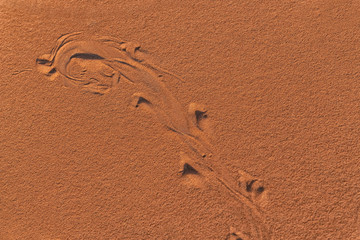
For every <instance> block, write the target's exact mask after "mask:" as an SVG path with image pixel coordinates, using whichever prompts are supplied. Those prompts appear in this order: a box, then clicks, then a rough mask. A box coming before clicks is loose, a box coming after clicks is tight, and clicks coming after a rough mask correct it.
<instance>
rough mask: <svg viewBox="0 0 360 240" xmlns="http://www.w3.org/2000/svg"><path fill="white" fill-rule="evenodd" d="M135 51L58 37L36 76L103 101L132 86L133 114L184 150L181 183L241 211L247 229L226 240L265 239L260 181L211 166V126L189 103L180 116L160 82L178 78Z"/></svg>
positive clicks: (108, 40) (107, 41) (110, 42)
mask: <svg viewBox="0 0 360 240" xmlns="http://www.w3.org/2000/svg"><path fill="white" fill-rule="evenodd" d="M143 53H144V51H143V50H142V49H141V47H140V45H138V44H134V43H131V42H126V41H122V40H119V39H116V38H112V37H87V36H85V35H83V34H81V33H71V34H66V35H63V36H61V37H60V38H59V39H58V40H57V44H56V46H55V47H54V48H53V49H52V51H51V52H50V54H44V55H42V56H40V57H39V58H37V59H36V63H37V68H38V70H39V71H40V72H41V73H43V74H45V76H47V77H48V78H49V79H50V80H54V79H56V78H57V77H58V76H62V77H63V79H64V84H65V85H66V86H73V87H78V88H80V89H81V90H82V91H87V92H90V93H94V94H99V95H103V94H106V93H109V92H110V91H113V90H116V89H117V88H119V87H120V86H121V84H135V85H136V86H139V88H141V89H145V91H143V92H135V93H133V99H132V101H131V103H132V106H133V107H134V109H143V110H145V111H148V112H150V113H152V114H153V115H154V116H155V117H156V118H157V119H158V120H159V121H160V122H161V123H162V124H163V125H164V126H165V127H166V128H167V129H169V130H171V131H173V132H174V133H176V134H177V136H178V137H179V138H180V140H181V141H182V142H183V143H185V146H186V149H184V151H183V152H181V154H180V169H179V174H180V176H181V178H182V179H183V180H184V181H185V182H187V183H190V184H191V185H192V186H200V187H201V186H202V185H203V184H204V182H209V183H211V184H216V185H219V186H222V187H223V188H224V189H226V190H227V191H228V192H229V193H230V194H231V195H232V196H233V197H234V198H235V199H237V200H238V201H239V202H240V203H242V205H244V206H246V209H245V210H246V211H247V214H246V216H247V217H248V222H249V223H248V224H249V226H250V227H249V228H250V229H247V230H246V231H243V232H239V231H237V232H235V230H234V228H231V231H232V232H231V233H230V235H229V236H228V237H229V238H230V239H233V238H234V239H244V240H245V239H253V240H255V239H256V240H261V239H271V232H270V230H269V227H268V226H267V224H266V223H265V218H264V216H263V212H262V210H261V206H262V205H264V204H266V193H267V190H266V189H265V187H264V185H263V182H262V180H260V179H256V178H254V177H253V176H251V175H250V174H248V173H246V172H245V171H242V170H239V173H238V174H239V176H238V179H233V178H232V177H231V174H230V173H229V172H228V171H227V169H226V168H224V167H222V166H220V167H219V166H216V165H215V163H216V162H217V161H214V160H216V159H214V158H216V155H214V154H213V150H212V145H211V137H210V136H211V124H210V122H209V117H208V111H207V109H206V107H205V106H203V105H199V104H195V103H192V104H190V106H189V107H188V110H187V111H184V110H183V108H182V107H181V105H180V104H179V102H178V101H177V100H176V99H175V98H174V97H173V96H172V94H171V93H170V92H169V90H168V89H167V88H166V86H165V84H164V83H163V82H162V81H161V79H160V77H161V76H162V75H168V76H171V77H174V78H176V79H178V80H180V81H183V80H182V79H181V78H179V77H178V76H176V75H175V74H172V73H170V72H168V71H165V70H163V69H161V68H160V67H158V66H156V65H154V64H153V63H151V61H150V60H149V59H147V57H146V54H143Z"/></svg>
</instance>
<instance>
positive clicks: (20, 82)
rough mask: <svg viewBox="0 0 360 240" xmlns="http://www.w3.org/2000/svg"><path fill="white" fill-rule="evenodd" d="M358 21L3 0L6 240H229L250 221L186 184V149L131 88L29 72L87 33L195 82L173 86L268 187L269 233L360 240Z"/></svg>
mask: <svg viewBox="0 0 360 240" xmlns="http://www.w3.org/2000/svg"><path fill="white" fill-rule="evenodd" d="M359 16H360V3H359V2H357V1H344V0H342V1H340V0H338V1H330V0H329V1H203V0H201V1H181V2H180V1H155V0H143V1H115V0H114V1H112V0H101V1H74V0H69V1H64V0H63V1H55V0H49V1H35V0H34V1H30V0H29V1H4V0H1V1H0V29H1V31H0V58H1V64H0V80H1V81H0V100H1V101H0V239H4V240H7V239H49V240H50V239H51V240H55V239H225V237H226V234H228V231H229V227H230V226H234V227H237V225H238V224H240V222H241V213H242V212H241V209H240V210H239V209H238V208H237V203H236V202H235V200H234V199H233V198H231V197H230V196H229V194H227V193H226V191H224V190H222V189H217V188H216V187H208V188H192V187H189V186H184V185H182V184H180V180H179V177H178V175H177V174H176V173H177V171H178V169H179V151H180V150H181V146H179V143H178V142H177V141H176V139H175V138H174V137H173V135H172V134H171V133H170V132H169V131H168V130H166V129H165V128H164V127H163V126H162V125H161V124H160V123H158V122H157V121H155V118H154V117H152V116H149V115H148V114H146V113H144V112H134V111H131V110H129V107H128V97H129V94H130V93H128V90H129V89H126V88H123V89H122V88H121V87H120V88H119V89H118V90H117V91H116V92H112V93H110V94H106V95H104V96H98V95H93V94H83V93H81V92H79V91H77V90H76V89H72V88H64V86H63V84H62V82H61V81H60V80H55V81H52V82H51V81H48V79H46V78H45V77H44V76H43V75H42V74H40V73H39V72H37V71H36V70H35V59H36V58H37V57H38V56H39V55H41V54H44V53H48V52H49V51H50V50H51V48H52V47H54V44H55V41H56V39H57V38H58V37H59V36H61V35H62V34H65V33H69V32H77V31H83V32H86V33H88V34H99V35H108V36H114V37H119V38H122V39H126V40H128V41H134V42H138V43H140V44H141V46H142V47H143V48H144V49H147V50H148V51H149V52H151V53H152V54H153V55H154V56H156V58H157V59H158V61H159V62H160V63H161V66H162V67H163V68H165V69H167V70H169V71H171V72H174V73H176V74H178V75H180V76H181V77H182V78H183V79H185V83H179V82H176V81H174V82H168V83H167V87H168V88H169V90H170V91H171V92H172V93H173V94H174V96H176V98H177V99H178V100H179V101H180V103H181V104H182V105H183V106H187V105H188V104H189V103H191V102H198V103H202V104H205V105H206V106H207V107H208V109H209V110H208V114H209V117H210V118H211V120H212V121H213V128H214V133H213V135H214V138H215V141H214V146H215V148H216V150H217V151H218V155H219V156H218V157H219V160H218V161H219V162H218V163H217V164H219V165H222V166H224V167H226V168H228V169H229V170H230V171H231V172H234V173H235V172H236V171H237V170H238V169H243V170H246V171H247V172H249V173H251V174H252V175H254V176H256V177H259V178H261V179H263V180H264V181H265V182H266V189H267V190H268V199H267V205H266V209H265V212H266V219H267V222H268V223H269V224H270V226H271V227H272V230H273V239H276V240H277V239H286V240H288V239H289V240H292V239H294V240H295V239H309V240H311V239H341V240H344V239H345V240H346V239H349V240H352V239H360V231H359V229H360V223H359V220H358V216H359V206H360V194H359V192H360V166H359V165H360V162H359V157H360V145H359V138H360V80H359V77H360V17H359ZM24 69H31V71H24V72H21V73H18V74H17V71H21V70H24ZM245 224H246V223H245Z"/></svg>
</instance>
